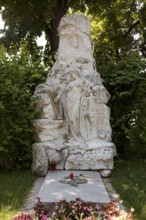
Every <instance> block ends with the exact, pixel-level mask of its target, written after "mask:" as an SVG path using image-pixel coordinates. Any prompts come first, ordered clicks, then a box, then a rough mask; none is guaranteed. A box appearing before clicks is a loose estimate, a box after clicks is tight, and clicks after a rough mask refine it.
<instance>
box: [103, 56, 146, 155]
mask: <svg viewBox="0 0 146 220" xmlns="http://www.w3.org/2000/svg"><path fill="white" fill-rule="evenodd" d="M99 70H100V72H101V73H102V75H103V77H104V81H105V86H106V87H107V89H108V91H109V92H110V94H111V100H110V102H109V104H110V107H111V109H112V111H111V123H112V128H113V139H114V142H115V144H116V146H117V148H118V152H120V153H123V152H125V153H126V151H136V150H139V153H141V152H143V151H145V152H146V138H145V136H144V133H145V129H146V120H145V110H144V109H145V107H144V106H145V98H144V97H146V91H145V87H146V61H145V60H144V59H143V58H142V56H140V55H139V54H138V53H137V52H131V53H129V54H128V55H127V56H126V57H125V58H124V59H122V60H121V61H120V62H119V63H113V62H111V63H109V65H108V66H102V67H101V68H99ZM136 132H137V133H136ZM137 142H139V144H138V143H137ZM136 143H137V144H136ZM140 143H141V145H143V147H142V149H141V150H140V149H139V147H140ZM142 143H143V144H142ZM125 150H126V151H125Z"/></svg>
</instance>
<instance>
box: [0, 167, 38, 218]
mask: <svg viewBox="0 0 146 220" xmlns="http://www.w3.org/2000/svg"><path fill="white" fill-rule="evenodd" d="M34 180H35V177H34V176H33V175H32V173H31V172H30V171H16V172H13V173H0V219H2V220H9V219H11V217H12V216H13V215H14V214H15V213H16V212H18V211H19V210H20V208H21V207H22V206H23V204H24V202H25V199H26V197H27V195H28V192H29V191H30V189H31V187H32V185H33V183H34Z"/></svg>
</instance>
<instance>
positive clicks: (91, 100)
mask: <svg viewBox="0 0 146 220" xmlns="http://www.w3.org/2000/svg"><path fill="white" fill-rule="evenodd" d="M58 33H59V38H60V42H59V48H58V51H57V53H56V62H55V63H54V65H53V67H52V69H51V71H50V72H49V74H48V77H47V79H46V82H45V83H43V84H39V85H38V86H37V87H36V89H35V92H34V97H37V98H38V99H37V100H38V101H37V106H36V112H37V119H35V120H34V122H33V126H34V130H35V143H34V144H33V164H32V170H33V172H34V173H36V174H37V175H39V176H45V175H46V174H47V172H48V170H49V169H50V166H51V164H55V166H56V168H57V169H60V170H98V171H100V172H101V175H102V176H108V175H109V174H110V172H111V170H112V169H113V157H114V156H115V154H116V150H115V145H114V143H113V142H112V141H111V133H112V131H111V127H110V122H109V120H110V109H109V107H108V106H107V102H108V100H109V98H110V94H109V93H108V91H107V90H106V88H105V87H104V85H103V82H102V79H101V77H100V74H99V73H98V72H97V71H96V67H95V61H94V58H93V42H92V40H91V37H90V23H89V18H88V17H86V16H84V15H83V14H72V15H67V16H65V17H63V18H62V19H61V22H60V25H59V28H58Z"/></svg>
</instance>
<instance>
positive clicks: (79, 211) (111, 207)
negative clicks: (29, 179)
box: [12, 198, 134, 220]
mask: <svg viewBox="0 0 146 220" xmlns="http://www.w3.org/2000/svg"><path fill="white" fill-rule="evenodd" d="M12 220H134V218H133V214H132V210H131V211H130V213H127V212H126V211H124V210H121V209H120V208H119V202H117V201H112V202H110V203H108V204H107V205H100V206H99V205H97V204H95V203H91V202H85V201H83V200H81V199H80V198H77V199H76V200H75V201H71V202H67V201H66V200H62V201H59V202H57V203H50V204H48V205H45V204H44V203H42V202H41V201H40V199H39V198H37V202H36V205H35V207H34V214H31V215H30V214H27V213H23V212H21V213H18V214H17V215H15V216H14V217H13V219H12Z"/></svg>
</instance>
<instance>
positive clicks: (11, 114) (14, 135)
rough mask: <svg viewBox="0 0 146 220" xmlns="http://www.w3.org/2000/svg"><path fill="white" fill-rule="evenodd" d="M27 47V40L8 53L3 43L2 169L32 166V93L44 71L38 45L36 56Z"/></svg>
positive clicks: (0, 59) (0, 60)
mask: <svg viewBox="0 0 146 220" xmlns="http://www.w3.org/2000/svg"><path fill="white" fill-rule="evenodd" d="M27 47H28V42H27V41H24V42H22V43H21V50H20V51H19V52H18V51H17V50H15V48H11V53H9V54H8V53H7V52H6V50H5V48H4V47H2V46H1V47H0V97H1V99H0V133H1V135H0V169H12V168H16V167H19V166H22V167H25V168H26V167H30V162H31V148H32V146H31V145H32V135H33V131H32V126H31V121H32V119H33V117H34V108H33V102H32V101H31V96H32V94H33V91H34V88H35V86H36V85H37V84H38V82H41V81H42V80H43V75H44V73H45V72H44V68H43V67H42V65H41V54H40V52H38V51H37V48H36V47H35V45H34V48H33V50H34V51H33V56H31V54H30V53H29V51H28V48H27ZM35 55H36V56H35Z"/></svg>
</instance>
